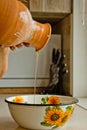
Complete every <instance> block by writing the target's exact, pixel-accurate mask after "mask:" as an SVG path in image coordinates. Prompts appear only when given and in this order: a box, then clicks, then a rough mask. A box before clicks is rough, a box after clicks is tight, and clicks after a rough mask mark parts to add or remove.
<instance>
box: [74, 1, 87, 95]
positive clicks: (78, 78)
mask: <svg viewBox="0 0 87 130" xmlns="http://www.w3.org/2000/svg"><path fill="white" fill-rule="evenodd" d="M85 2H86V3H85V7H86V8H85V19H84V22H85V23H84V26H83V25H82V18H83V15H84V14H83V0H74V16H73V96H76V97H85V96H86V97H87V0H85Z"/></svg>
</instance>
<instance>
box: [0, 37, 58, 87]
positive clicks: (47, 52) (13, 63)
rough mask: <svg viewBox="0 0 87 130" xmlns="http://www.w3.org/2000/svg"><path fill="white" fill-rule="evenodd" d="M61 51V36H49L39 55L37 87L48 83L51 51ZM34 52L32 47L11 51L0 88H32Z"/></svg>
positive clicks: (0, 80)
mask: <svg viewBox="0 0 87 130" xmlns="http://www.w3.org/2000/svg"><path fill="white" fill-rule="evenodd" d="M53 48H60V49H61V35H51V39H50V40H49V43H48V44H47V46H46V47H45V48H44V49H43V50H42V51H41V52H40V54H39V62H38V70H37V78H38V79H37V86H46V85H48V83H49V68H50V64H51V61H52V60H51V59H52V49H53ZM35 64H36V52H35V49H34V48H32V47H29V48H26V47H22V48H20V49H17V50H16V51H13V52H12V51H11V53H10V55H9V66H8V71H7V73H6V74H5V75H4V77H3V78H2V79H0V87H32V86H34V78H35Z"/></svg>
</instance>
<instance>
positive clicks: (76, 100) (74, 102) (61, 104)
mask: <svg viewBox="0 0 87 130" xmlns="http://www.w3.org/2000/svg"><path fill="white" fill-rule="evenodd" d="M74 99H75V101H72V102H70V103H60V104H29V103H26V104H25V103H16V102H12V101H8V100H7V99H5V102H6V103H10V104H15V105H24V106H65V105H72V104H76V103H78V102H79V100H78V99H77V98H74Z"/></svg>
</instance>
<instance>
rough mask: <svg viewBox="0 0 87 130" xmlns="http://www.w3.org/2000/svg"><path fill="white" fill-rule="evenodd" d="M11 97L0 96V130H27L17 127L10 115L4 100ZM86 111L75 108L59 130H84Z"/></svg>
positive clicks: (86, 121)
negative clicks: (68, 119)
mask: <svg viewBox="0 0 87 130" xmlns="http://www.w3.org/2000/svg"><path fill="white" fill-rule="evenodd" d="M9 96H11V95H7V94H6V95H2V94H1V95H0V130H27V129H24V128H21V127H19V126H18V125H17V124H16V122H15V121H14V120H13V118H12V117H11V115H10V112H9V108H8V105H7V103H5V101H4V99H5V98H6V97H9ZM86 129H87V110H85V109H83V108H81V107H79V106H78V105H77V106H76V108H75V110H74V113H73V115H72V117H71V119H70V121H69V122H68V123H67V124H66V125H65V126H64V127H63V128H61V130H86Z"/></svg>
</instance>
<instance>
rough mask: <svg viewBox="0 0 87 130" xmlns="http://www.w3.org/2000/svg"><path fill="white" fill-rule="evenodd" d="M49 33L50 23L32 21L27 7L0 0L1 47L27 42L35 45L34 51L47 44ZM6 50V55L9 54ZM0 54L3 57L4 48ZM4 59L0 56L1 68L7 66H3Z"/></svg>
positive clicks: (14, 2)
mask: <svg viewBox="0 0 87 130" xmlns="http://www.w3.org/2000/svg"><path fill="white" fill-rule="evenodd" d="M50 35H51V26H50V24H48V23H46V24H41V23H39V22H36V21H34V20H33V19H32V16H31V14H30V12H29V10H28V9H27V7H26V6H25V5H24V4H22V3H21V2H20V1H17V0H1V1H0V45H1V46H3V48H6V47H9V46H15V45H18V44H19V43H22V42H27V43H29V44H30V45H32V46H33V47H35V49H36V51H39V50H41V49H42V48H43V47H44V46H45V45H46V44H47V42H48V40H49V38H50ZM7 50H9V49H7ZM7 50H6V57H7V55H8V54H9V53H8V52H7ZM1 54H2V55H4V57H5V50H4V49H3V50H2V51H1ZM4 59H5V58H4ZM4 59H2V60H1V57H0V66H2V67H1V70H4V68H7V67H5V65H4V67H3V60H4ZM6 59H8V58H6ZM7 62H8V60H7V61H5V63H6V66H7V64H8V63H7ZM1 70H0V71H1ZM2 72H5V71H2ZM1 74H2V73H1Z"/></svg>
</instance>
